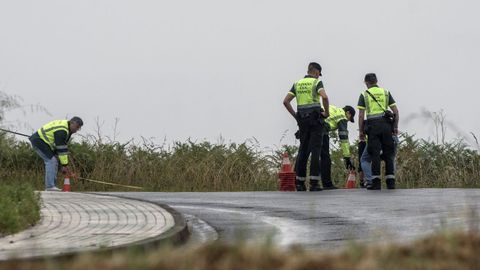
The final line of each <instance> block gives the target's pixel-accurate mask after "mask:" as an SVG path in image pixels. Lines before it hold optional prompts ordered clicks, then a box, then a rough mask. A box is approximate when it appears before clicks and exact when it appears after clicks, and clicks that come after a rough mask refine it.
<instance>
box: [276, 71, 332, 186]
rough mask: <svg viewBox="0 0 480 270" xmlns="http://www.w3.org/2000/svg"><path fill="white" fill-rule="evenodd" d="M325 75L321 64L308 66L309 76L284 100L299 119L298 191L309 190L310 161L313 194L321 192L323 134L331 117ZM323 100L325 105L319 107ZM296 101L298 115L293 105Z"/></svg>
mask: <svg viewBox="0 0 480 270" xmlns="http://www.w3.org/2000/svg"><path fill="white" fill-rule="evenodd" d="M320 76H322V67H321V66H320V64H318V63H315V62H312V63H310V64H309V65H308V75H306V76H305V77H304V78H303V79H301V80H299V81H297V82H296V83H294V84H293V86H292V89H291V90H290V91H289V92H288V93H287V95H286V96H285V99H284V100H283V105H285V108H286V109H287V110H288V112H289V113H290V114H291V115H292V116H293V117H294V118H295V119H296V121H297V124H298V127H299V139H300V147H299V149H298V156H297V163H296V164H295V172H296V181H295V186H296V189H297V191H306V187H305V180H306V175H307V162H308V158H309V156H310V154H311V160H310V187H309V190H310V191H320V190H322V189H321V187H320V185H319V184H318V183H319V180H320V151H321V148H322V136H323V134H324V127H323V126H324V119H325V118H327V117H328V115H329V113H328V111H329V106H328V96H327V93H326V92H325V89H324V88H323V83H322V81H321V80H320V79H319V77H320ZM320 97H321V98H322V104H323V108H322V105H321V104H320ZM294 98H296V99H297V112H295V110H294V109H293V107H292V105H291V104H290V103H291V101H292V100H293V99H294Z"/></svg>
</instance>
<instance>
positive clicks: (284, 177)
mask: <svg viewBox="0 0 480 270" xmlns="http://www.w3.org/2000/svg"><path fill="white" fill-rule="evenodd" d="M278 177H279V180H280V181H279V182H280V183H279V184H280V186H279V190H280V191H295V173H294V172H293V170H292V164H291V163H290V159H289V158H288V153H284V154H283V155H282V167H281V168H280V173H279V174H278Z"/></svg>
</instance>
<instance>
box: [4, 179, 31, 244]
mask: <svg viewBox="0 0 480 270" xmlns="http://www.w3.org/2000/svg"><path fill="white" fill-rule="evenodd" d="M39 219H40V195H39V194H38V193H35V192H34V191H33V188H32V186H31V185H30V184H27V183H15V184H8V183H5V182H0V237H1V236H5V235H8V234H12V233H16V232H19V231H21V230H24V229H26V228H28V227H30V226H32V225H34V224H35V223H36V222H37V221H38V220H39Z"/></svg>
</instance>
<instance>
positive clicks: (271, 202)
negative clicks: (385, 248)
mask: <svg viewBox="0 0 480 270" xmlns="http://www.w3.org/2000/svg"><path fill="white" fill-rule="evenodd" d="M109 194H114V195H118V196H124V197H128V198H135V199H142V200H147V201H152V202H160V203H164V204H167V205H169V206H171V207H172V208H174V209H176V210H177V211H179V212H180V213H182V214H184V216H185V217H186V219H187V221H188V222H189V225H190V227H191V230H192V239H193V241H194V242H195V241H196V242H205V241H210V240H216V239H218V240H220V241H227V242H234V241H238V240H242V241H259V242H265V241H272V242H273V243H275V244H276V245H279V246H289V245H291V244H301V245H302V246H304V247H305V248H307V249H332V248H337V247H342V246H344V245H345V244H347V243H349V242H350V241H351V240H356V241H367V242H377V241H385V240H389V241H390V240H395V241H409V240H412V239H416V238H419V237H421V236H425V235H428V234H431V233H433V232H436V231H439V230H443V229H469V228H473V227H475V228H477V229H478V228H479V224H480V220H479V213H480V189H409V190H392V191H390V190H382V191H367V190H363V189H355V190H333V191H321V192H304V193H297V192H209V193H199V192H188V193H187V192H185V193H184V192H180V193H163V192H151V193H149V192H144V193H142V192H126V193H109Z"/></svg>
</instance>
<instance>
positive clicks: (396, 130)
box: [393, 128, 398, 136]
mask: <svg viewBox="0 0 480 270" xmlns="http://www.w3.org/2000/svg"><path fill="white" fill-rule="evenodd" d="M393 136H398V128H393Z"/></svg>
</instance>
